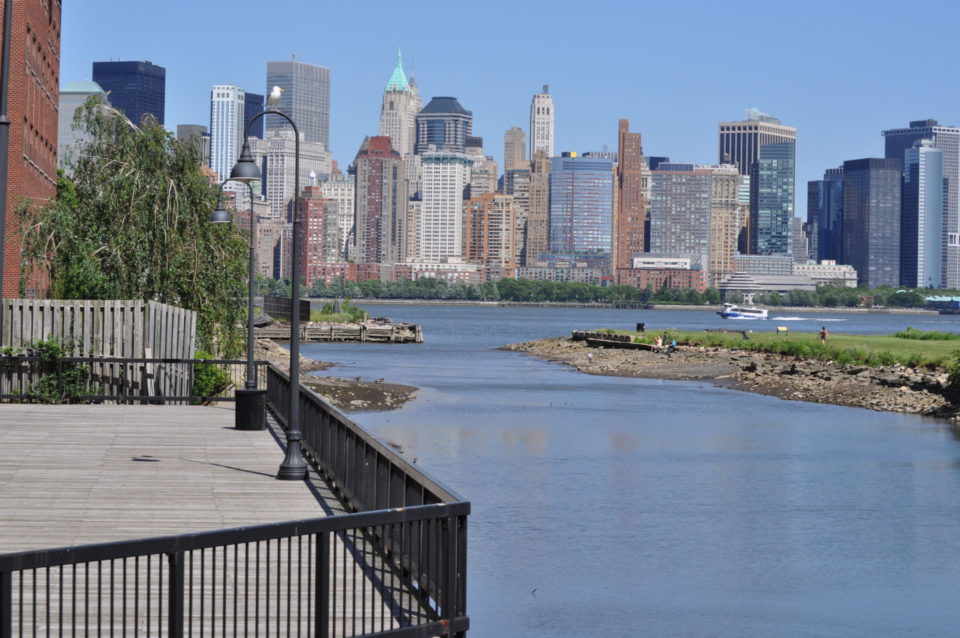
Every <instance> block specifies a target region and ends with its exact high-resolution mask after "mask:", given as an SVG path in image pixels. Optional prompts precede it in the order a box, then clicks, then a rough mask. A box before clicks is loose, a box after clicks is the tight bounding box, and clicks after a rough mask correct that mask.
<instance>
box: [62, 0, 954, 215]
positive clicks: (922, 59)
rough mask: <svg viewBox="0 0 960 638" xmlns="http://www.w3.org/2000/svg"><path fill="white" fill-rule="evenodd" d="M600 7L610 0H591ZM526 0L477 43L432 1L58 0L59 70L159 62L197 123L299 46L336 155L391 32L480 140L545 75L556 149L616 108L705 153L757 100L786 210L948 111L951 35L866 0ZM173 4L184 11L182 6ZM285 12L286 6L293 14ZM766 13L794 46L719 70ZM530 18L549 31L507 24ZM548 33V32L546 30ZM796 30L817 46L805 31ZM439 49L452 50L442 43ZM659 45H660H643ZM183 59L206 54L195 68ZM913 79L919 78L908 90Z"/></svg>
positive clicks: (376, 83)
mask: <svg viewBox="0 0 960 638" xmlns="http://www.w3.org/2000/svg"><path fill="white" fill-rule="evenodd" d="M88 4H89V6H88ZM607 5H609V7H607V8H608V9H609V10H605V9H604V7H605V6H607ZM920 5H921V6H919V7H917V11H915V12H911V14H910V15H906V16H902V17H901V19H900V21H899V22H898V28H902V29H904V30H905V31H912V32H917V33H919V32H922V31H923V27H924V26H925V25H927V24H928V21H929V16H930V15H937V16H938V17H949V16H951V15H956V14H957V13H958V10H957V9H956V8H954V7H953V6H951V5H949V4H947V3H944V2H921V3H920ZM249 6H250V8H251V9H253V8H254V7H255V5H253V4H252V3H251V4H250V5H249ZM511 6H512V5H511ZM537 6H539V5H536V4H534V5H531V6H530V7H523V8H519V9H518V11H519V13H513V14H512V18H511V20H510V21H503V20H499V19H497V18H496V16H497V15H498V14H499V12H498V11H490V12H489V14H488V15H489V17H484V16H480V15H477V16H474V17H473V19H474V20H475V21H476V22H475V24H474V25H473V26H474V27H475V28H476V29H477V33H491V34H494V33H495V34H499V36H502V37H497V38H494V39H492V40H491V47H490V49H489V52H486V53H485V52H483V51H481V48H482V47H473V48H471V49H468V50H464V49H462V48H460V47H459V45H460V44H462V43H461V41H460V38H461V36H460V35H459V34H455V33H453V32H451V31H450V30H449V29H445V28H442V20H441V17H440V16H433V15H430V14H429V12H426V13H425V14H424V15H423V16H420V17H418V18H417V19H418V20H421V19H422V20H424V21H425V22H424V24H423V26H424V27H425V28H424V29H423V30H422V31H420V32H422V33H427V32H429V33H431V37H430V38H429V39H417V38H415V37H414V36H406V37H398V35H397V31H396V25H397V24H398V23H400V22H402V20H404V19H410V20H412V17H411V14H410V13H409V12H404V11H401V10H399V9H398V8H395V7H391V6H389V5H376V11H375V12H364V13H363V14H360V15H358V12H356V11H351V10H350V7H348V6H329V7H323V8H322V10H321V9H320V8H318V9H316V10H309V9H306V8H305V7H304V5H302V4H300V3H291V2H283V1H281V2H278V3H276V4H275V5H274V6H273V7H272V10H271V11H270V12H268V13H267V14H264V15H263V16H262V17H263V19H262V20H259V19H258V21H257V22H255V23H251V22H250V21H247V20H244V19H243V18H244V16H245V15H246V14H245V12H243V11H242V10H238V11H234V12H228V13H223V12H216V8H215V7H207V6H204V5H196V4H187V3H186V2H180V1H173V2H170V3H168V4H167V5H166V6H165V9H164V11H163V12H161V13H159V14H157V13H156V12H155V11H150V10H149V8H148V7H138V6H134V7H131V6H129V5H127V4H121V3H119V2H118V1H117V0H90V2H89V3H85V5H84V6H83V7H79V6H77V5H71V4H69V3H68V4H67V5H66V6H65V7H64V25H65V26H64V33H63V52H62V57H63V64H62V73H61V82H60V83H61V85H64V84H65V83H67V82H71V81H78V80H84V79H88V78H89V74H90V63H91V62H93V61H101V60H110V59H129V60H142V59H147V60H151V61H152V62H154V63H156V64H159V65H161V66H164V67H166V68H167V70H168V72H167V96H168V97H167V116H166V119H167V124H168V127H169V128H171V129H175V127H176V125H177V124H186V123H196V124H200V123H204V122H206V121H208V117H209V116H208V112H209V111H208V109H209V103H208V95H209V91H210V87H211V86H213V85H214V84H236V85H237V86H243V87H245V88H247V89H248V90H254V91H257V90H261V87H262V86H263V84H264V78H265V75H266V63H267V61H271V60H284V59H290V57H291V53H293V52H294V51H295V52H296V55H297V60H300V61H304V62H307V63H309V64H316V65H321V66H325V67H329V68H330V69H331V70H332V91H331V92H332V95H333V98H332V102H331V115H330V137H331V144H330V147H331V148H330V150H331V151H332V153H333V156H334V158H335V159H337V160H338V161H339V162H340V164H341V166H345V165H346V163H347V161H348V160H349V159H350V158H352V156H353V154H354V153H355V151H356V148H357V147H358V145H359V144H360V143H361V142H362V140H363V137H364V136H366V135H374V134H376V133H377V131H378V116H379V110H380V106H381V102H382V91H383V86H384V84H385V82H386V81H387V80H388V78H389V76H390V72H391V70H392V69H393V66H394V60H395V55H396V49H397V47H398V46H399V47H400V48H401V49H402V50H403V52H404V61H405V63H407V64H408V68H409V70H410V71H412V73H413V74H414V75H415V77H416V78H417V82H418V84H419V85H420V89H421V94H422V95H423V96H424V101H425V102H428V101H429V100H430V98H432V97H434V96H442V95H452V96H455V97H457V98H458V99H459V100H460V102H461V103H462V104H464V105H467V107H468V108H469V109H470V110H472V111H473V112H474V117H475V123H474V132H473V134H474V135H479V136H482V137H484V138H485V139H487V140H490V141H492V140H496V139H502V136H503V132H504V131H506V130H507V129H509V128H510V127H511V126H520V127H522V128H525V129H526V128H527V127H528V123H527V120H528V118H529V104H530V98H531V96H532V95H533V94H534V93H536V92H538V91H539V90H540V88H541V87H542V85H543V84H549V85H550V87H551V88H550V92H551V94H552V95H553V96H554V100H555V103H556V104H557V109H558V111H557V121H556V148H555V153H557V154H559V153H560V152H562V151H567V150H572V151H577V152H584V151H596V150H602V149H603V146H604V145H606V146H607V148H608V149H610V150H612V149H615V148H616V143H617V121H618V120H619V119H620V118H628V119H630V121H631V124H632V128H633V130H636V131H637V132H639V133H641V134H642V135H643V140H644V149H643V150H644V153H645V154H646V155H651V156H669V157H671V159H672V160H673V161H681V162H692V163H702V164H710V163H713V162H714V161H715V156H716V153H717V149H716V126H717V123H718V122H721V121H730V120H739V119H742V118H743V117H744V113H745V111H746V109H747V108H750V107H757V108H759V109H760V110H762V111H764V112H767V113H771V114H773V115H775V116H777V117H778V118H780V119H781V121H783V122H784V123H785V124H787V125H790V126H795V127H796V128H797V129H798V132H799V133H798V137H799V143H798V148H797V176H796V181H797V184H798V188H797V205H796V208H795V214H799V215H801V216H802V213H803V211H804V210H805V209H806V204H805V199H806V190H805V189H804V188H802V186H801V185H803V184H805V183H806V182H807V181H810V180H814V179H819V178H820V177H821V176H822V173H823V170H824V169H825V168H828V167H832V166H839V165H840V164H842V162H843V161H846V160H848V159H850V158H856V157H876V156H882V144H883V139H882V138H881V137H880V134H879V132H880V131H881V130H884V129H888V128H891V127H894V126H902V125H904V123H906V122H908V121H911V120H916V119H922V118H927V117H932V118H936V119H938V120H939V121H940V122H941V123H943V124H947V125H949V124H960V107H958V105H960V87H957V86H955V85H953V84H951V83H946V82H942V81H940V80H939V79H938V78H939V77H940V76H939V75H938V73H939V72H938V68H939V67H937V66H936V65H931V64H928V62H927V61H928V60H931V59H949V57H950V49H949V46H950V45H949V42H947V41H945V40H944V41H939V40H937V39H935V38H931V39H929V41H928V42H926V46H925V48H924V50H923V52H922V53H921V52H920V51H919V50H918V49H916V48H910V47H906V48H903V49H902V50H900V49H898V50H893V49H892V48H890V47H883V46H881V45H882V44H883V42H884V41H885V40H884V39H885V37H886V35H887V34H888V32H889V30H890V27H889V24H888V23H887V22H884V18H883V15H882V13H883V12H875V11H864V10H863V9H865V8H866V7H867V6H868V5H867V4H866V3H861V2H855V3H848V4H844V5H842V6H836V5H827V4H825V3H819V4H818V3H813V4H811V5H806V6H805V7H804V10H803V11H802V12H800V11H796V10H793V11H789V10H784V9H778V8H770V10H769V11H766V12H763V15H751V16H744V15H738V16H737V17H736V19H734V17H733V16H732V15H731V14H730V13H729V12H727V11H725V10H724V9H723V8H722V7H718V6H714V5H711V4H708V3H694V4H693V10H692V11H685V12H684V19H683V20H680V19H679V18H678V16H677V13H676V10H671V9H669V8H667V7H657V6H649V7H643V9H642V11H641V10H640V9H639V8H633V7H627V6H621V5H620V4H615V3H603V2H601V3H600V4H599V5H595V6H594V7H593V10H592V11H591V12H589V13H587V14H586V15H584V16H581V17H578V19H577V20H576V21H573V20H570V19H569V17H568V16H566V15H563V14H562V12H560V13H559V14H558V15H553V14H552V12H543V11H540V10H539V9H537ZM818 6H822V8H823V10H826V8H827V7H829V8H830V11H829V14H830V20H823V19H821V15H820V14H821V11H820V9H818ZM514 8H515V9H516V7H514ZM614 8H616V9H617V10H616V11H614V10H613V9H614ZM240 9H242V7H240ZM184 15H190V16H191V19H190V20H189V21H187V20H183V19H182V18H183V16H184ZM214 15H216V24H218V25H220V26H221V27H227V28H226V29H223V31H225V32H232V33H237V34H238V35H237V38H236V41H237V43H238V45H237V46H236V47H235V48H231V47H230V43H225V42H224V41H223V40H222V39H214V38H209V37H208V34H207V30H206V29H205V28H204V26H203V25H205V24H211V23H212V22H210V21H207V20H205V18H206V17H210V18H212V17H213V16H214ZM297 16H300V18H301V19H300V20H296V19H294V18H296V17H297ZM405 16H406V17H405ZM612 16H617V19H613V17H612ZM691 16H692V17H691ZM447 17H449V16H447ZM445 19H446V18H445ZM147 20H149V22H147ZM535 20H536V22H534V21H535ZM778 20H789V21H790V23H791V25H792V28H791V32H790V34H789V35H788V36H787V39H788V44H790V45H792V46H788V47H784V49H783V50H781V51H780V53H778V55H777V56H763V55H756V56H754V57H753V58H751V59H750V61H749V65H748V66H743V65H744V64H746V63H738V62H737V61H736V56H730V57H731V59H730V65H731V66H730V68H729V69H728V70H727V71H730V72H733V71H737V69H738V68H739V69H740V70H739V72H735V73H733V74H732V75H731V73H730V72H727V71H725V70H724V67H723V66H722V65H719V64H718V63H717V60H718V59H719V58H718V57H717V55H718V54H717V52H718V51H719V52H722V51H724V50H729V47H730V44H729V41H730V39H729V37H728V36H729V35H730V30H731V29H734V28H736V29H742V30H744V31H749V32H751V33H752V36H751V37H752V38H753V40H752V45H751V46H752V47H755V50H756V51H763V50H768V49H769V47H770V46H772V45H774V44H777V45H781V46H782V39H783V36H782V30H780V29H775V30H771V29H769V28H767V27H768V26H769V24H774V23H776V22H777V21H778ZM146 23H149V24H151V28H153V29H157V30H169V31H171V32H172V31H177V32H178V33H180V34H181V35H180V40H182V41H189V42H190V46H189V47H179V48H177V47H173V46H171V45H170V44H169V43H170V40H162V39H157V40H156V41H151V40H148V39H144V38H143V37H142V33H141V32H140V31H139V30H138V29H137V28H135V26H136V25H138V24H146ZM641 23H642V25H643V26H642V27H640V26H638V25H639V24H641ZM250 24H254V25H255V28H253V27H250V26H249V25H250ZM330 24H337V25H338V26H337V28H336V29H330V28H324V31H323V32H324V34H325V36H324V38H322V39H318V38H316V28H317V27H318V26H322V25H330ZM431 25H433V26H435V27H437V28H435V29H431V28H429V27H431ZM765 25H766V26H765ZM230 26H235V27H236V28H234V29H230V28H229V27H230ZM531 30H535V31H536V32H538V33H543V34H546V35H549V37H546V35H545V37H544V38H543V39H542V40H540V39H537V38H531V37H520V36H521V35H523V34H529V33H530V32H531ZM357 32H364V33H365V35H366V36H367V37H366V41H367V42H368V43H369V42H374V43H376V44H375V45H374V46H370V45H369V44H368V45H367V46H365V47H359V48H358V47H356V46H354V45H353V44H352V43H351V39H352V37H353V35H352V34H355V33H357ZM590 33H593V34H596V35H601V36H602V39H603V41H604V46H603V47H596V48H591V47H589V46H584V45H578V44H576V43H577V42H582V41H585V40H584V38H583V35H584V34H590ZM634 36H636V37H634ZM641 38H642V39H641ZM495 40H496V41H510V42H511V46H510V47H506V48H504V50H502V51H500V50H498V48H497V47H495V46H493V43H494V41H495ZM241 42H242V43H243V44H242V45H241V44H240V43H241ZM549 42H554V43H558V44H555V45H549V44H545V43H549ZM641 42H642V43H643V44H642V50H643V51H644V52H645V53H644V55H643V56H642V57H643V64H638V65H637V66H636V70H635V71H634V70H632V69H631V68H629V67H625V66H624V65H623V63H620V62H617V60H623V59H628V57H626V56H625V55H624V53H625V52H628V51H634V50H635V49H637V47H640V43H641ZM809 42H816V43H817V44H816V46H815V47H813V46H806V43H809ZM452 47H456V50H459V51H462V53H460V54H458V55H450V53H449V52H450V51H451V50H453V49H452ZM867 49H869V50H871V51H873V52H874V53H873V54H875V57H874V58H873V59H874V61H875V62H876V64H875V65H872V66H875V67H876V69H875V70H869V69H863V70H862V71H861V75H859V76H853V77H851V76H850V74H826V73H823V69H824V68H832V66H833V65H835V64H836V62H837V60H842V59H845V58H848V57H849V58H852V57H853V56H855V55H858V54H859V53H860V52H862V51H863V50H867ZM657 51H662V52H663V53H664V54H667V53H669V55H663V56H662V57H659V58H658V54H657ZM938 52H939V55H938ZM873 54H872V55H873ZM634 57H635V56H634ZM197 59H204V60H205V63H204V64H203V65H197V64H196V60H197ZM739 59H741V60H742V59H743V58H742V57H740V58H739ZM660 60H662V61H660ZM705 60H710V63H709V64H705V63H704V61H705ZM738 64H739V65H741V66H739V67H738V66H737V65H738ZM920 86H923V87H924V90H923V91H920V90H918V89H917V87H920ZM705 97H708V98H709V99H704V98H705ZM527 133H528V135H529V131H527ZM487 152H488V153H489V154H491V155H493V156H494V157H495V158H496V159H497V160H498V161H499V162H500V163H501V166H502V149H501V148H500V147H499V145H498V144H488V151H487Z"/></svg>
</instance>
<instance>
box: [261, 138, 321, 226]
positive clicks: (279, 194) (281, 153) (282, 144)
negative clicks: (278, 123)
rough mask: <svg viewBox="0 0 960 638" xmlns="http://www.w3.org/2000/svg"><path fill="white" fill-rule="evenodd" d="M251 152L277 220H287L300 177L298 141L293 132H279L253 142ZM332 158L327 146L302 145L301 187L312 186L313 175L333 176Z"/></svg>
mask: <svg viewBox="0 0 960 638" xmlns="http://www.w3.org/2000/svg"><path fill="white" fill-rule="evenodd" d="M250 151H251V153H252V154H253V157H254V160H256V162H257V165H258V166H259V167H260V173H261V175H262V176H263V182H262V184H261V193H262V194H263V195H264V196H265V198H266V199H267V201H269V202H270V213H271V215H272V216H273V217H282V218H286V217H287V213H288V210H289V204H290V201H291V200H292V199H293V196H294V190H295V188H294V187H295V177H296V141H295V140H294V138H293V130H292V129H289V128H287V129H276V130H273V131H271V132H269V133H267V137H266V139H263V140H261V139H256V138H251V139H250ZM331 169H332V158H331V157H330V153H329V152H328V151H327V150H326V147H324V145H323V144H320V143H319V142H317V143H311V142H305V141H303V140H301V142H300V187H301V189H302V188H303V187H304V186H306V185H307V184H309V183H310V173H311V172H312V173H314V174H315V175H318V176H326V175H329V174H330V172H331Z"/></svg>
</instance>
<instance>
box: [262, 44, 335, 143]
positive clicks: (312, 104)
mask: <svg viewBox="0 0 960 638" xmlns="http://www.w3.org/2000/svg"><path fill="white" fill-rule="evenodd" d="M274 86H279V87H280V88H281V89H283V93H281V95H280V104H278V105H277V109H278V110H280V111H283V112H284V113H286V114H287V115H289V116H290V117H291V118H293V121H294V122H296V124H297V128H298V129H299V130H300V133H301V134H302V135H303V139H304V141H306V142H310V143H315V144H323V147H324V148H325V149H328V150H329V148H330V69H329V68H327V67H325V66H317V65H315V64H307V63H306V62H300V61H298V60H284V61H280V62H267V94H268V95H269V93H270V90H271V89H272V88H273V87H274ZM265 119H266V132H267V135H268V136H269V134H270V133H271V132H272V131H276V130H278V129H286V128H290V125H289V123H287V121H286V120H285V119H284V118H282V117H280V116H278V115H267V116H266V117H265Z"/></svg>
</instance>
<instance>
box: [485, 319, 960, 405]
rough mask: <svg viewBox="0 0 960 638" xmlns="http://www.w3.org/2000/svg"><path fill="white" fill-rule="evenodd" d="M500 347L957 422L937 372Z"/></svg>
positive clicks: (557, 342)
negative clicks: (590, 355)
mask: <svg viewBox="0 0 960 638" xmlns="http://www.w3.org/2000/svg"><path fill="white" fill-rule="evenodd" d="M503 349H504V350H513V351H517V352H526V353H528V354H531V355H534V356H537V357H541V358H544V359H548V360H550V361H558V362H561V363H566V364H568V365H571V366H573V367H575V368H577V369H578V370H580V371H581V372H586V373H588V374H602V375H614V376H628V377H645V378H651V379H680V380H683V379H704V380H711V381H713V382H714V383H716V384H717V385H723V386H726V387H731V388H734V389H737V390H744V391H748V392H756V393H759V394H766V395H770V396H775V397H780V398H781V399H792V400H796V401H810V402H813V403H829V404H831V405H844V406H850V407H858V408H868V409H871V410H884V411H890V412H906V413H910V414H922V415H927V416H936V417H941V418H949V419H951V420H952V421H953V422H954V423H960V406H958V405H956V404H952V403H951V402H950V401H949V400H948V399H947V398H946V397H945V396H944V391H945V387H946V382H947V375H946V374H945V373H943V372H940V371H938V372H931V371H927V370H921V369H912V368H906V367H904V366H891V367H884V368H868V367H866V366H852V365H838V364H834V363H832V362H821V361H800V360H797V359H794V358H792V357H785V356H782V355H777V354H768V353H758V352H746V351H741V350H727V349H722V348H701V347H683V346H681V348H680V349H679V350H678V351H677V352H674V353H672V354H670V355H667V354H659V353H654V352H650V351H646V350H618V349H608V348H592V347H589V346H588V345H587V344H586V342H584V341H572V340H571V339H570V338H569V337H562V338H555V339H542V340H539V341H531V342H528V343H519V344H512V345H508V346H504V348H503ZM589 354H592V357H589V356H588V355H589Z"/></svg>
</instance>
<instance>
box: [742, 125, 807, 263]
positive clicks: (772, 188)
mask: <svg viewBox="0 0 960 638" xmlns="http://www.w3.org/2000/svg"><path fill="white" fill-rule="evenodd" d="M795 178H796V144H795V143H794V142H780V143H777V144H764V145H761V146H760V149H759V154H758V155H757V161H756V162H754V163H753V171H752V173H751V176H750V187H751V197H750V200H751V201H750V222H749V229H750V252H751V253H752V254H755V255H790V254H792V252H793V245H792V244H791V233H792V230H793V211H794V191H795V185H794V182H795Z"/></svg>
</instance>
